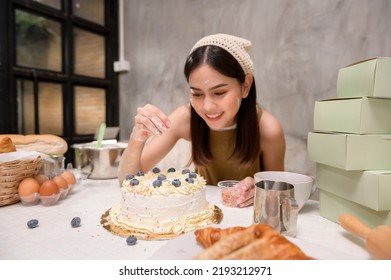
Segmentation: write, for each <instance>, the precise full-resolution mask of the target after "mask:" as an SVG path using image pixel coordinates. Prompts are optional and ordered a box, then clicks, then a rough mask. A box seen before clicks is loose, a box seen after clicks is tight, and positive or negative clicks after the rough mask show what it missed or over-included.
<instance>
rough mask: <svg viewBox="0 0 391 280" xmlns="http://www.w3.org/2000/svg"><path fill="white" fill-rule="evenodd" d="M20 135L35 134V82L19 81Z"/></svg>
mask: <svg viewBox="0 0 391 280" xmlns="http://www.w3.org/2000/svg"><path fill="white" fill-rule="evenodd" d="M17 103H18V105H17V106H18V133H20V134H34V133H35V125H34V120H35V119H34V88H33V82H31V81H26V80H17Z"/></svg>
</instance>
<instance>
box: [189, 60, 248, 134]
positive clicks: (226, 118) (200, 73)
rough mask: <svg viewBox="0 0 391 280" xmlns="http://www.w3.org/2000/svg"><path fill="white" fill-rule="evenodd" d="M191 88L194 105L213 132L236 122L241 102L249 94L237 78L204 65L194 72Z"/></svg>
mask: <svg viewBox="0 0 391 280" xmlns="http://www.w3.org/2000/svg"><path fill="white" fill-rule="evenodd" d="M251 81H252V80H251ZM189 85H190V102H191V105H192V107H193V108H194V110H195V111H196V112H197V114H198V115H199V116H200V117H201V118H203V119H204V120H205V122H206V123H207V124H208V126H209V127H210V128H211V129H214V130H219V129H223V128H227V127H230V126H233V125H234V124H235V123H236V114H237V112H238V110H239V107H240V104H241V102H242V99H243V98H245V97H247V95H248V91H249V88H247V86H246V82H245V83H244V84H243V85H241V84H239V82H238V81H237V80H236V79H234V78H230V77H227V76H224V75H222V74H220V73H219V72H218V71H216V70H215V69H213V68H212V67H210V66H209V65H207V64H202V65H201V66H199V67H197V68H196V69H195V70H193V71H192V72H191V74H190V76H189ZM250 86H251V84H250Z"/></svg>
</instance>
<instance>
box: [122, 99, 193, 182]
mask: <svg viewBox="0 0 391 280" xmlns="http://www.w3.org/2000/svg"><path fill="white" fill-rule="evenodd" d="M189 125H190V111H189V109H188V108H187V107H186V106H181V107H179V108H177V109H176V110H175V111H174V112H173V113H172V114H171V115H170V116H169V117H167V116H165V115H164V114H163V113H162V112H161V111H160V110H159V109H158V108H156V107H155V106H152V105H146V106H144V107H143V108H139V109H138V110H137V115H136V116H135V126H134V127H133V130H132V133H131V134H130V137H129V142H128V146H127V148H126V149H125V151H124V152H123V154H122V157H121V161H120V164H119V167H118V180H119V181H120V182H122V181H123V180H124V179H125V177H126V175H128V174H136V173H137V172H138V171H140V170H142V171H148V170H150V169H151V168H153V166H154V165H155V164H157V163H158V162H159V161H160V160H161V159H162V158H164V156H166V155H167V153H168V152H169V151H170V150H171V149H172V148H173V147H174V145H175V143H176V142H177V141H178V140H179V139H180V138H184V139H186V140H189V139H190V127H189ZM151 136H153V139H151V140H150V141H147V140H148V139H149V138H150V137H151Z"/></svg>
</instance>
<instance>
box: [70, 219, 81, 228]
mask: <svg viewBox="0 0 391 280" xmlns="http://www.w3.org/2000/svg"><path fill="white" fill-rule="evenodd" d="M80 224H81V219H80V218H79V217H74V218H73V219H72V221H71V226H72V227H73V228H76V227H79V226H80Z"/></svg>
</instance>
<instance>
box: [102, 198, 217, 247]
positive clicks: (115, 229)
mask: <svg viewBox="0 0 391 280" xmlns="http://www.w3.org/2000/svg"><path fill="white" fill-rule="evenodd" d="M110 210H111V208H109V209H108V210H106V212H104V213H103V214H102V216H101V219H100V223H101V224H102V226H103V227H104V228H105V229H107V230H108V231H110V232H112V233H114V234H117V235H120V236H123V237H127V236H129V235H134V236H136V237H137V238H138V239H140V240H164V239H172V238H174V237H177V236H179V235H182V234H184V233H186V232H182V233H181V234H179V235H177V234H173V233H172V234H150V233H145V232H141V231H137V230H130V229H124V228H122V227H119V226H116V225H115V224H114V223H113V222H112V221H111V219H110ZM222 220H223V212H222V211H221V209H220V208H219V207H217V206H216V205H214V208H213V215H212V216H211V217H210V219H209V224H219V223H220V222H221V221H222Z"/></svg>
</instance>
